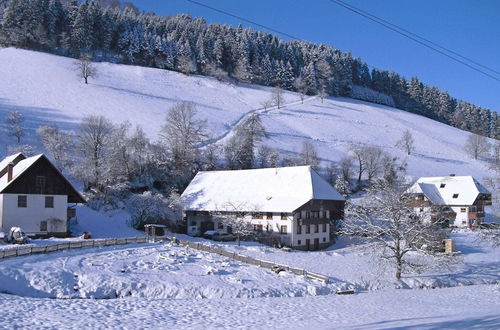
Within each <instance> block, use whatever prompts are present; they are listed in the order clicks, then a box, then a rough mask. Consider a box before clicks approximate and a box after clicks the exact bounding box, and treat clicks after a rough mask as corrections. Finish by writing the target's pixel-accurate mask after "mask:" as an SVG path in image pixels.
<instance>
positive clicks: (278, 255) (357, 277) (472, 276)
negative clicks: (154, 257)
mask: <svg viewBox="0 0 500 330" xmlns="http://www.w3.org/2000/svg"><path fill="white" fill-rule="evenodd" d="M176 236H177V237H179V238H182V239H186V240H194V241H199V242H202V243H204V244H208V245H218V246H219V247H221V248H224V249H226V250H230V251H234V252H237V253H239V254H243V255H247V256H250V257H254V258H258V259H262V260H267V261H273V262H276V263H279V264H285V265H290V266H294V267H298V268H303V269H306V270H308V271H312V272H317V273H320V274H323V275H327V276H329V277H330V278H331V280H332V282H333V283H335V285H336V286H337V287H339V288H355V289H356V290H358V291H364V290H381V289H389V288H397V287H402V288H414V289H421V288H441V287H453V286H463V285H479V284H496V283H500V247H497V248H494V247H492V246H491V244H490V243H489V242H486V241H483V240H481V239H480V237H479V236H478V234H477V232H471V231H468V230H463V231H461V230H458V231H455V232H453V233H452V234H451V238H452V239H453V240H454V243H455V250H456V251H459V253H458V254H457V255H456V256H455V257H454V258H451V262H450V263H446V264H445V265H444V266H443V265H437V264H436V265H435V266H433V265H431V266H430V267H427V268H425V269H422V270H419V272H411V273H408V274H405V275H403V277H402V279H401V281H400V282H398V281H396V280H395V279H394V271H395V269H394V265H391V264H389V263H386V262H384V261H382V260H381V259H380V258H379V255H378V254H377V253H378V252H377V250H375V248H374V247H373V246H372V245H370V244H366V243H365V244H354V243H353V242H351V241H349V240H348V239H346V238H342V237H341V238H340V240H339V241H338V242H337V243H336V244H334V245H332V246H331V247H329V248H328V249H326V250H322V251H298V250H292V251H291V252H285V251H282V250H280V249H276V248H272V247H269V246H266V245H262V244H259V243H256V242H242V243H241V246H237V245H236V243H235V242H214V241H211V240H206V239H202V238H193V237H189V236H185V235H176Z"/></svg>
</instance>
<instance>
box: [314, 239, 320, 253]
mask: <svg viewBox="0 0 500 330" xmlns="http://www.w3.org/2000/svg"><path fill="white" fill-rule="evenodd" d="M314 249H315V250H319V238H315V239H314Z"/></svg>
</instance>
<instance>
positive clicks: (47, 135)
mask: <svg viewBox="0 0 500 330" xmlns="http://www.w3.org/2000/svg"><path fill="white" fill-rule="evenodd" d="M36 132H37V134H38V137H39V138H40V141H42V143H43V146H44V147H45V149H46V150H47V151H48V153H49V156H50V157H51V158H52V159H53V160H54V163H55V165H56V167H57V168H58V169H59V170H60V171H61V172H62V171H64V170H66V169H68V168H70V167H71V166H72V165H73V162H74V159H73V152H74V148H75V145H74V141H73V137H72V136H71V134H70V133H68V132H64V131H61V130H60V129H59V128H58V127H57V126H40V127H38V129H37V130H36Z"/></svg>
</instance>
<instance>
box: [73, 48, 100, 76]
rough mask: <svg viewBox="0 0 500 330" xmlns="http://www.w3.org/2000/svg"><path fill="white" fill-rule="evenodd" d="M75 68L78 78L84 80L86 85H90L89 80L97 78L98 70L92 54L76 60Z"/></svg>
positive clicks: (83, 55)
mask: <svg viewBox="0 0 500 330" xmlns="http://www.w3.org/2000/svg"><path fill="white" fill-rule="evenodd" d="M75 66H76V68H77V72H78V76H79V77H81V78H83V79H84V81H85V83H86V84H88V79H89V78H95V77H96V76H97V69H96V67H95V66H94V64H93V63H92V56H90V54H87V53H84V54H82V55H81V56H80V58H79V59H78V60H76V62H75Z"/></svg>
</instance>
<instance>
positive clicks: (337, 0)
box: [335, 0, 500, 75]
mask: <svg viewBox="0 0 500 330" xmlns="http://www.w3.org/2000/svg"><path fill="white" fill-rule="evenodd" d="M335 2H338V3H339V5H340V3H342V4H343V5H346V6H349V7H351V8H353V9H356V10H358V11H360V12H362V13H363V14H366V15H368V16H370V17H373V18H374V19H377V20H379V21H381V22H384V23H386V24H388V25H390V26H393V27H395V28H396V29H399V30H401V31H403V32H405V33H408V34H410V35H412V36H414V37H416V38H419V39H421V40H424V41H425V42H427V43H429V44H431V45H433V46H435V47H439V48H441V49H443V50H445V51H447V52H449V53H451V54H453V55H456V56H458V57H460V58H462V59H464V60H467V61H469V62H471V63H474V64H475V65H477V66H480V67H482V68H483V69H486V70H489V71H491V72H494V73H497V74H499V75H500V72H499V71H497V70H495V69H492V68H490V67H487V66H486V65H483V64H481V63H479V62H477V61H474V60H473V59H471V58H469V57H466V56H463V55H461V54H459V53H457V52H455V51H453V50H451V49H449V48H446V47H444V46H441V45H439V44H438V43H435V42H433V41H432V40H429V39H427V38H424V37H422V36H420V35H418V34H416V33H413V32H411V31H409V30H407V29H405V28H403V27H401V26H398V25H396V24H393V23H391V22H389V21H387V20H385V19H383V18H381V17H378V16H375V15H373V14H370V13H368V12H366V11H364V10H362V9H360V8H356V7H354V6H353V5H351V4H348V3H346V2H344V1H342V0H336V1H335Z"/></svg>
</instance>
